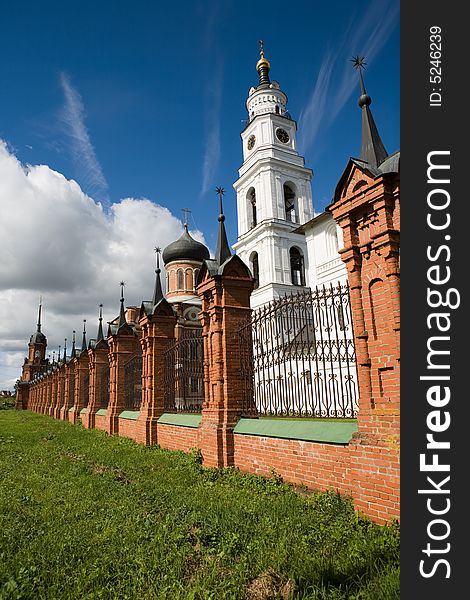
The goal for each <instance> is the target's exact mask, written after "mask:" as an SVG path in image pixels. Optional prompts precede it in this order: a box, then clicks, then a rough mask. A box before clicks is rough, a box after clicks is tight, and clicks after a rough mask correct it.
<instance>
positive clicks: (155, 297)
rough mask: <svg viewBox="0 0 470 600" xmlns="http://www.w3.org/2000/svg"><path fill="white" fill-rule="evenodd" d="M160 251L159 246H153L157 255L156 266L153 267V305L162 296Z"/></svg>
mask: <svg viewBox="0 0 470 600" xmlns="http://www.w3.org/2000/svg"><path fill="white" fill-rule="evenodd" d="M160 252H161V249H160V248H159V247H157V248H155V254H156V255H157V268H156V269H155V289H154V291H153V306H156V305H157V304H158V303H159V302H160V300H161V299H162V298H163V291H162V282H161V280H160V272H161V271H160Z"/></svg>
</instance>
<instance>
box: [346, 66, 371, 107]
mask: <svg viewBox="0 0 470 600" xmlns="http://www.w3.org/2000/svg"><path fill="white" fill-rule="evenodd" d="M351 62H352V63H353V67H354V68H355V69H356V71H357V72H358V73H359V86H360V89H361V95H360V97H359V101H358V103H359V106H360V107H361V108H362V107H363V106H366V105H367V106H369V105H370V103H371V102H372V98H371V97H370V96H369V95H368V94H367V92H366V88H365V86H364V79H363V77H362V71H365V68H366V64H367V63H366V60H365V57H364V56H359V54H358V55H357V56H353V57H352V58H351Z"/></svg>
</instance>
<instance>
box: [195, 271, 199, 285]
mask: <svg viewBox="0 0 470 600" xmlns="http://www.w3.org/2000/svg"><path fill="white" fill-rule="evenodd" d="M198 275H199V269H194V289H196V285H197V276H198Z"/></svg>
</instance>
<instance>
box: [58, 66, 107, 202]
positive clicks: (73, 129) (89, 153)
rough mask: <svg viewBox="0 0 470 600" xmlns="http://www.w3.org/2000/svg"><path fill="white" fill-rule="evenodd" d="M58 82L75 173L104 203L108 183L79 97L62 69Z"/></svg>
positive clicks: (86, 187) (83, 185)
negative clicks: (63, 99) (62, 92)
mask: <svg viewBox="0 0 470 600" xmlns="http://www.w3.org/2000/svg"><path fill="white" fill-rule="evenodd" d="M60 83H61V85H62V89H63V91H64V96H65V104H64V107H63V110H62V112H61V120H62V122H63V124H64V131H65V133H66V135H67V136H68V137H69V138H70V141H71V144H70V150H71V153H72V158H73V161H74V164H75V167H76V170H77V176H78V178H79V180H80V183H81V185H82V187H83V188H84V189H85V190H86V191H87V192H88V193H89V194H91V195H93V196H95V197H96V198H97V199H98V200H101V201H102V202H103V203H104V204H105V205H106V206H108V204H109V197H108V183H107V181H106V179H105V177H104V175H103V171H102V169H101V165H100V163H99V162H98V158H97V156H96V153H95V149H94V147H93V144H92V143H91V139H90V136H89V134H88V130H87V128H86V125H85V109H84V106H83V101H82V98H81V96H80V94H79V92H78V90H76V89H75V88H74V87H73V85H72V84H71V82H70V79H69V77H68V76H67V75H66V74H65V73H62V74H61V76H60Z"/></svg>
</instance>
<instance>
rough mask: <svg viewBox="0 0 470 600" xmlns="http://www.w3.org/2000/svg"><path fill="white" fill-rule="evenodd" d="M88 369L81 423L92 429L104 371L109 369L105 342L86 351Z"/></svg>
mask: <svg viewBox="0 0 470 600" xmlns="http://www.w3.org/2000/svg"><path fill="white" fill-rule="evenodd" d="M88 368H89V376H90V381H89V387H88V407H87V410H86V412H85V413H83V416H82V423H83V425H84V427H86V428H87V429H93V428H94V427H95V416H96V413H97V412H98V411H99V410H100V408H101V402H102V398H101V393H102V391H103V390H102V381H103V376H104V371H105V370H107V368H109V351H108V343H107V342H106V341H105V340H101V341H99V342H98V343H97V344H96V345H95V347H94V348H90V349H89V350H88ZM106 396H107V391H106ZM106 402H109V398H108V397H106Z"/></svg>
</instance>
